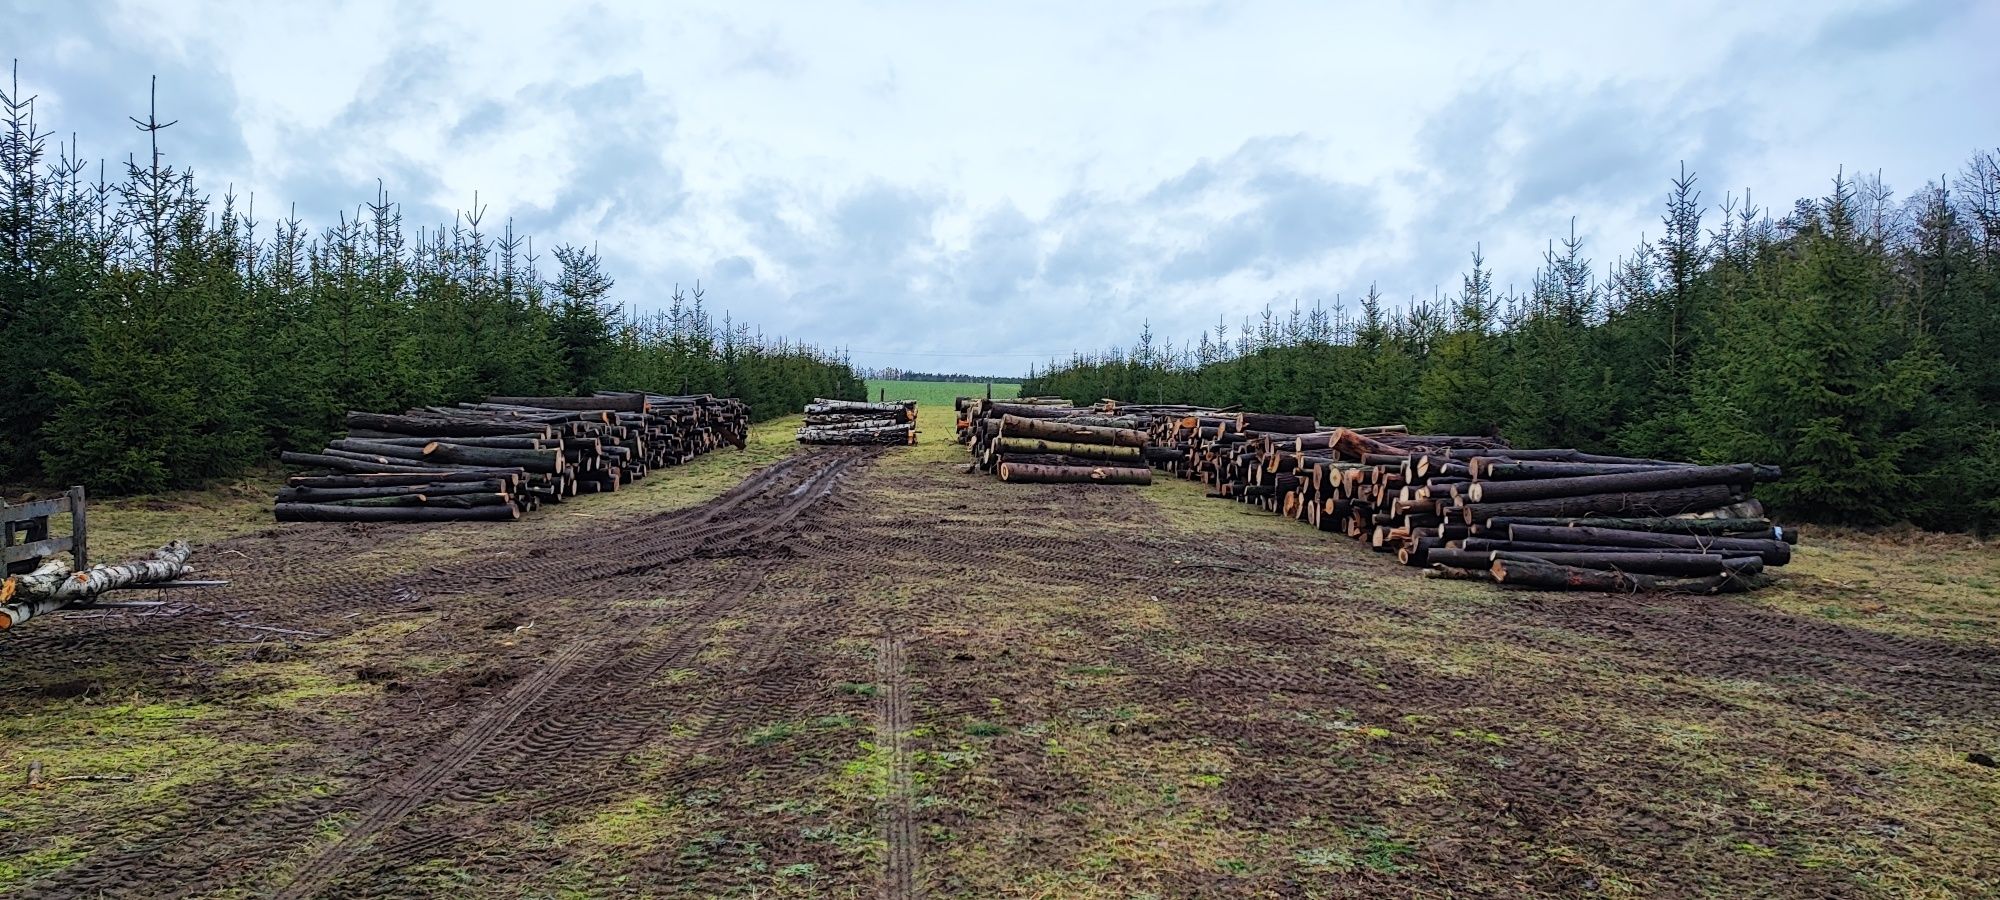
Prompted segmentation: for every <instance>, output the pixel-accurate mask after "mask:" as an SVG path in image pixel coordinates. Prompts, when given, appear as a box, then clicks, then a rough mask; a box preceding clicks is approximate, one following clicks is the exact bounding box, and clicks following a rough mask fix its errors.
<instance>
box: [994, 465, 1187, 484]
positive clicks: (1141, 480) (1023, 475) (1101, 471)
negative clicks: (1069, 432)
mask: <svg viewBox="0 0 2000 900" xmlns="http://www.w3.org/2000/svg"><path fill="white" fill-rule="evenodd" d="M1000 480H1001V481H1005V482H1008V483H1011V484H1152V483H1153V470H1152V469H1142V468H1137V467H1125V466H1031V465H1020V464H1016V463H1001V464H1000Z"/></svg>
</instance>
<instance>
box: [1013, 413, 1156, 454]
mask: <svg viewBox="0 0 2000 900" xmlns="http://www.w3.org/2000/svg"><path fill="white" fill-rule="evenodd" d="M1000 436H1001V437H1002V438H1017V437H1018V438H1036V439H1040V440H1045V441H1068V442H1070V443H1076V444H1104V445H1109V446H1115V447H1144V446H1146V433H1145V432H1143V431H1139V430H1137V429H1133V428H1104V427H1101V426H1097V425H1068V424H1064V423H1063V422H1061V421H1050V420H1048V419H1030V418H1024V417H1022V416H1016V415H1006V416H1002V417H1001V418H1000Z"/></svg>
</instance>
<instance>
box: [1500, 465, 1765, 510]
mask: <svg viewBox="0 0 2000 900" xmlns="http://www.w3.org/2000/svg"><path fill="white" fill-rule="evenodd" d="M1779 474H1780V473H1779V469H1778V467H1777V466H1760V465H1754V464H1751V463H1739V464H1737V465H1733V466H1677V467H1673V468H1661V469H1652V470H1648V471H1643V472H1632V473H1628V474H1624V475H1586V476H1583V477H1579V478H1543V479H1539V480H1535V481H1482V482H1477V483H1474V484H1473V485H1472V488H1471V490H1470V491H1469V492H1468V494H1467V496H1468V498H1469V499H1470V500H1471V501H1472V502H1473V503H1506V502H1510V501H1516V500H1546V499H1549V498H1551V497H1580V496H1585V495H1591V494H1617V493H1632V492H1636V491H1659V490H1668V489H1671V488H1687V487H1700V486H1703V485H1716V484H1720V485H1747V484H1751V483H1754V482H1759V481H1776V480H1778V476H1779ZM1717 505H1718V506H1719V505H1721V504H1717Z"/></svg>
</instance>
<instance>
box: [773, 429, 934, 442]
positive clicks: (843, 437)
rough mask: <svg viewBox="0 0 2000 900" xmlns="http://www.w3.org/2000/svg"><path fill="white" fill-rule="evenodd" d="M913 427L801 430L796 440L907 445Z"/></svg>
mask: <svg viewBox="0 0 2000 900" xmlns="http://www.w3.org/2000/svg"><path fill="white" fill-rule="evenodd" d="M914 428H915V426H912V425H898V426H895V427H894V428H876V429H867V430H860V431H839V430H834V431H828V430H825V429H818V428H801V429H799V433H798V440H799V442H800V443H805V444H857V445H860V444H908V443H910V436H911V434H912V433H913V430H914Z"/></svg>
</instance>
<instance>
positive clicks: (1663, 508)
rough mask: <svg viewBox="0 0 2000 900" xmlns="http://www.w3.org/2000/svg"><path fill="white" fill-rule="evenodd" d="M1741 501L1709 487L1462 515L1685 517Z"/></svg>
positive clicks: (1522, 504) (1477, 508)
mask: <svg viewBox="0 0 2000 900" xmlns="http://www.w3.org/2000/svg"><path fill="white" fill-rule="evenodd" d="M1495 483H1496V484H1497V483H1500V482H1495ZM1741 498H1742V494H1741V493H1740V492H1739V491H1737V489H1735V488H1733V487H1731V486H1729V485H1723V484H1709V485H1702V486H1701V487H1691V488H1676V489H1673V490H1665V491H1645V492H1640V493H1628V494H1592V495H1589V496H1582V497H1556V498H1551V499H1548V500H1522V501H1519V502H1514V503H1472V504H1467V505H1465V506H1461V507H1458V514H1459V515H1460V516H1461V517H1463V518H1462V520H1463V521H1466V522H1484V521H1486V520H1487V519H1491V518H1494V517H1496V516H1599V515H1612V516H1619V515H1631V516H1647V517H1650V516H1676V515H1680V514H1681V513H1686V512H1694V511H1697V510H1704V509H1714V508H1716V507H1718V506H1726V505H1728V504H1730V503H1734V502H1736V501H1737V500H1739V499H1741Z"/></svg>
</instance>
